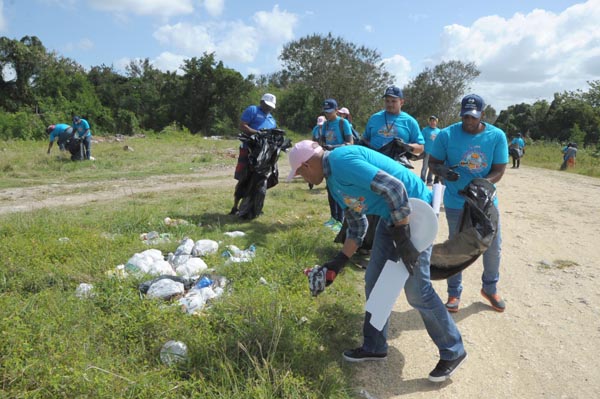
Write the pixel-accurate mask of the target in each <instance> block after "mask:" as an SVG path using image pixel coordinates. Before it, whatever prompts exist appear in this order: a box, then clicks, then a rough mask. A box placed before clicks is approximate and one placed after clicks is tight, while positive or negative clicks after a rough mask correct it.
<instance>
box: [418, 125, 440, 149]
mask: <svg viewBox="0 0 600 399" xmlns="http://www.w3.org/2000/svg"><path fill="white" fill-rule="evenodd" d="M439 132H440V129H439V128H437V127H436V128H435V129H432V128H431V126H425V127H424V128H423V130H422V131H421V134H422V135H423V139H425V152H426V153H430V152H431V147H433V142H434V141H435V138H436V137H437V135H438V134H439Z"/></svg>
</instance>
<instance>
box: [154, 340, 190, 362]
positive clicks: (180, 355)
mask: <svg viewBox="0 0 600 399" xmlns="http://www.w3.org/2000/svg"><path fill="white" fill-rule="evenodd" d="M187 356H188V348H187V345H186V344H184V343H183V342H181V341H167V342H166V343H165V344H164V345H163V347H162V348H161V349H160V360H161V361H162V362H163V363H164V364H166V365H167V366H173V365H175V364H177V363H183V362H185V361H186V360H187Z"/></svg>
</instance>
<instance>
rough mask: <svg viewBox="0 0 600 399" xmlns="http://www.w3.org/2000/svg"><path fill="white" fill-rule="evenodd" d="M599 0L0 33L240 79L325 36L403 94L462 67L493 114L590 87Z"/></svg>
mask: <svg viewBox="0 0 600 399" xmlns="http://www.w3.org/2000/svg"><path fill="white" fill-rule="evenodd" d="M599 21H600V0H588V1H579V2H577V1H567V0H527V1H523V0H501V1H488V2H479V3H477V2H470V3H469V2H464V1H450V0H420V1H415V0H410V1H408V0H366V1H365V0H360V1H359V0H345V1H344V0H341V1H338V2H324V1H316V0H287V1H286V0H281V1H276V2H271V1H263V0H237V1H232V0H0V35H3V36H7V37H9V38H12V39H20V38H21V37H23V36H25V35H30V36H31V35H35V36H37V37H39V38H40V40H41V41H42V43H43V44H44V46H46V48H47V49H49V50H54V51H56V52H57V53H58V54H60V55H62V56H65V57H69V58H72V59H74V60H75V61H77V62H78V63H79V64H81V65H83V66H84V67H86V68H89V67H91V66H95V65H102V64H105V65H113V66H114V67H115V68H116V69H118V70H119V71H124V68H123V67H124V66H125V65H127V64H128V62H129V61H130V60H133V59H145V58H148V59H150V61H151V62H152V63H153V65H154V66H156V67H157V68H159V69H161V70H171V71H173V70H176V69H177V68H178V67H179V66H180V65H181V64H182V60H183V59H189V58H191V57H194V56H201V55H202V54H203V52H205V51H206V52H213V51H214V52H215V53H216V56H217V59H219V60H222V61H223V62H224V64H225V65H226V66H228V67H231V68H234V69H236V70H238V71H239V72H241V73H242V74H243V75H244V76H247V75H248V74H250V73H254V74H260V73H269V72H274V71H276V70H278V69H280V63H279V61H278V59H277V57H278V55H279V52H280V50H281V48H282V46H283V45H284V44H285V43H287V42H289V41H291V40H295V39H299V38H301V37H303V36H306V35H309V34H313V33H318V34H322V35H326V34H327V33H328V32H331V33H332V34H333V35H334V36H340V37H343V38H344V39H346V40H347V41H350V42H353V43H356V44H358V45H365V46H367V47H369V48H372V49H376V50H378V51H379V52H380V53H381V56H382V58H383V60H384V61H385V63H386V68H387V69H388V71H390V72H391V73H392V74H393V75H394V76H395V80H396V84H397V85H399V86H403V85H404V84H406V83H408V81H409V80H410V79H411V78H413V77H414V76H416V75H417V74H418V73H419V72H421V71H422V70H423V69H424V68H426V67H432V66H434V65H436V64H438V63H440V62H442V61H445V60H450V59H459V60H461V61H473V62H475V63H476V65H477V66H478V68H479V69H480V71H481V75H480V77H478V78H477V80H476V81H475V82H474V83H473V85H472V91H475V92H477V93H479V94H480V95H482V96H483V98H484V99H485V100H486V102H487V103H488V104H491V105H492V106H494V108H496V109H497V110H498V111H500V110H501V109H504V108H505V107H506V106H508V105H511V104H516V103H521V102H527V103H532V102H534V101H535V100H537V99H544V98H545V99H551V98H552V95H553V94H554V93H555V92H562V91H563V90H576V89H584V90H587V88H588V85H587V83H586V81H590V80H598V79H600V28H599V27H598V24H599Z"/></svg>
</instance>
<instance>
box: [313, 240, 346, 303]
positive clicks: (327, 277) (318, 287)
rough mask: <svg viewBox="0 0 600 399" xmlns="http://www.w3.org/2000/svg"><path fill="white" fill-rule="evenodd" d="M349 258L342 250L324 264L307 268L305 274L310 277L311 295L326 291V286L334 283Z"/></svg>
mask: <svg viewBox="0 0 600 399" xmlns="http://www.w3.org/2000/svg"><path fill="white" fill-rule="evenodd" d="M348 260H349V258H348V257H347V256H346V255H344V253H343V252H341V251H340V252H338V253H337V255H336V256H335V257H334V258H333V259H331V260H330V261H328V262H325V263H324V264H323V265H322V266H315V267H313V268H310V269H305V270H304V274H306V276H307V277H308V289H309V290H310V293H311V295H312V296H317V295H319V294H320V293H321V292H323V291H325V287H328V286H330V285H331V284H332V283H333V281H334V280H335V278H336V276H337V274H338V273H339V272H340V270H342V268H343V267H344V266H345V265H346V262H348Z"/></svg>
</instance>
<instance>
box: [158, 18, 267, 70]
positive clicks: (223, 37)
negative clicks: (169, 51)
mask: <svg viewBox="0 0 600 399" xmlns="http://www.w3.org/2000/svg"><path fill="white" fill-rule="evenodd" d="M154 37H155V38H156V39H157V40H158V41H159V42H160V43H161V44H163V45H165V46H167V47H175V48H177V49H178V50H181V51H182V52H184V53H185V54H188V55H189V57H193V56H201V55H202V54H203V53H204V52H206V53H212V52H215V53H216V55H217V59H219V60H222V61H224V62H226V63H227V62H251V61H253V60H254V57H255V55H256V53H257V52H258V46H259V43H258V40H257V39H256V30H255V28H253V27H251V26H248V25H244V24H243V23H241V22H230V23H224V22H221V23H218V24H216V23H209V24H206V25H189V24H184V23H178V24H175V25H164V26H162V27H160V28H159V29H158V30H157V31H156V32H154ZM189 57H188V58H189Z"/></svg>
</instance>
